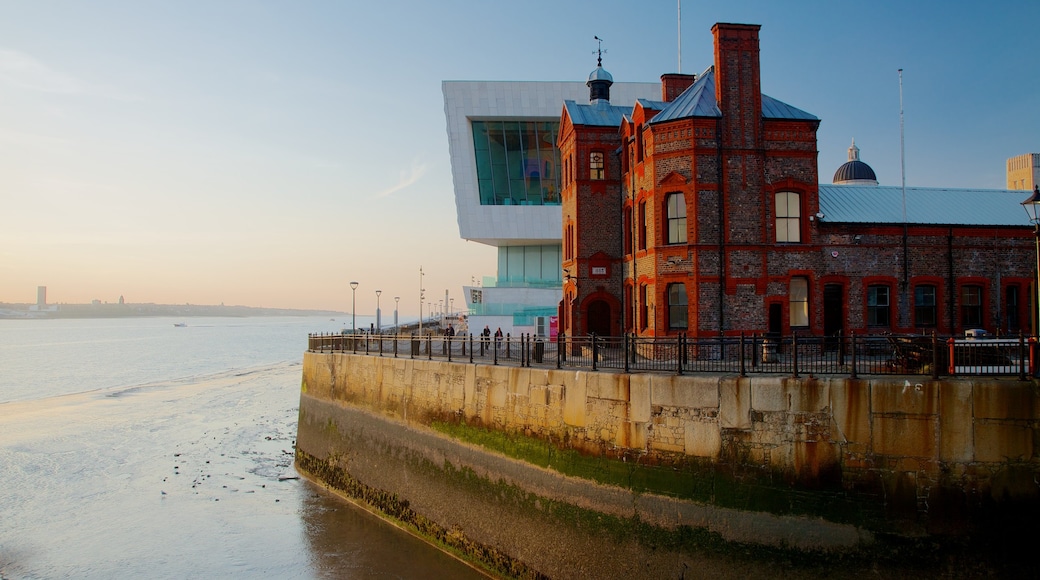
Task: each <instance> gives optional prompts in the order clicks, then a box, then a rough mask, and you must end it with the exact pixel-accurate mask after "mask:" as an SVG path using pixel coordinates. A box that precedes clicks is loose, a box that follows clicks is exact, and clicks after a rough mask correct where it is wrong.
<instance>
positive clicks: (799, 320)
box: [788, 277, 809, 328]
mask: <svg viewBox="0 0 1040 580" xmlns="http://www.w3.org/2000/svg"><path fill="white" fill-rule="evenodd" d="M788 300H789V306H790V310H791V317H790V321H791V328H795V327H799V326H809V280H808V279H807V278H801V277H797V278H791V289H790V294H789V297H788Z"/></svg>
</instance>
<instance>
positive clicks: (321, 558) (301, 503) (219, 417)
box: [0, 363, 483, 579]
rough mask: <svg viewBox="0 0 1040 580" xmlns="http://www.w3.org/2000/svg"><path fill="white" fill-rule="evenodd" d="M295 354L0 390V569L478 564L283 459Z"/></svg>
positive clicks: (161, 572) (228, 572) (467, 574)
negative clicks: (191, 370) (223, 369)
mask: <svg viewBox="0 0 1040 580" xmlns="http://www.w3.org/2000/svg"><path fill="white" fill-rule="evenodd" d="M299 382H300V366H299V364H298V363H282V364H277V365H273V366H268V367H261V368H256V369H249V370H245V371H243V370H238V371H231V372H227V373H223V374H218V375H211V376H207V377H204V378H201V379H188V380H183V381H170V382H159V383H154V384H149V385H142V386H135V387H127V388H114V389H102V390H97V391H92V392H88V393H80V394H74V395H64V396H58V397H52V398H46V399H38V400H30V401H18V402H12V403H6V404H0V489H2V490H3V492H2V494H0V521H2V522H3V524H2V525H0V578H3V579H8V578H55V577H70V578H115V577H124V578H127V577H137V578H191V577H259V576H264V577H279V578H290V577H292V578H372V577H390V578H446V577H451V578H480V577H483V576H482V575H481V574H479V573H477V572H476V571H474V570H472V569H470V568H469V567H468V566H466V565H464V564H462V563H460V562H458V561H456V560H454V559H452V558H451V557H450V556H447V555H445V554H443V553H441V552H440V551H438V550H436V549H434V548H432V547H431V546H429V545H427V544H426V543H424V542H422V541H421V540H418V539H416V538H414V537H412V536H410V535H408V534H407V533H404V532H402V531H400V530H398V529H396V528H394V527H393V526H390V525H388V524H386V523H385V522H382V521H380V520H379V519H378V518H376V517H375V516H372V515H371V514H368V513H366V512H364V511H363V510H360V509H358V508H356V507H355V506H352V505H350V504H349V503H347V502H345V501H343V500H342V499H341V498H338V497H335V496H333V495H331V494H329V493H327V492H325V491H324V490H322V489H321V488H319V487H318V486H316V485H314V484H312V483H310V482H308V481H306V480H302V479H299V478H297V474H296V473H295V471H294V470H293V468H292V459H293V445H294V437H295V432H296V418H297V404H298V397H299V391H298V389H299Z"/></svg>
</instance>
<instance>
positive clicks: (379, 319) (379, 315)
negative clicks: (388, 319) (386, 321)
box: [376, 290, 383, 334]
mask: <svg viewBox="0 0 1040 580" xmlns="http://www.w3.org/2000/svg"><path fill="white" fill-rule="evenodd" d="M382 293H383V291H382V290H376V334H379V333H380V332H382V330H383V324H382V317H383V313H382V312H381V311H380V310H379V295H380V294H382Z"/></svg>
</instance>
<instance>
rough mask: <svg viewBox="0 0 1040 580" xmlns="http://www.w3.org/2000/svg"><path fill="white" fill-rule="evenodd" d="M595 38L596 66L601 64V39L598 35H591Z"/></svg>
mask: <svg viewBox="0 0 1040 580" xmlns="http://www.w3.org/2000/svg"><path fill="white" fill-rule="evenodd" d="M592 38H595V39H596V66H603V52H604V51H603V39H602V38H600V37H598V36H593V37H592Z"/></svg>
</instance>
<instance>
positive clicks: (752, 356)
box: [307, 334, 1038, 380]
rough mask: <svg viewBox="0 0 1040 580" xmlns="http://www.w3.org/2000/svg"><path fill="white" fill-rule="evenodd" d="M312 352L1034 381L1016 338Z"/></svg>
mask: <svg viewBox="0 0 1040 580" xmlns="http://www.w3.org/2000/svg"><path fill="white" fill-rule="evenodd" d="M307 348H308V350H310V351H312V352H351V353H355V354H365V355H371V356H390V357H409V358H424V359H430V360H432V359H438V360H447V361H456V362H472V363H482V364H496V365H497V364H507V365H514V366H515V365H519V366H535V365H537V366H553V367H555V368H581V369H590V370H611V371H621V372H656V373H674V374H680V375H681V374H686V373H728V374H736V375H739V376H746V375H749V374H763V373H769V374H784V375H789V376H792V377H802V376H818V375H846V376H850V377H852V378H856V377H858V376H860V375H925V376H930V377H932V378H935V379H937V378H939V377H943V376H1016V377H1018V378H1020V379H1023V380H1024V379H1025V378H1026V377H1027V376H1029V377H1032V376H1036V374H1037V362H1038V356H1037V355H1038V352H1037V341H1036V339H1035V338H1026V337H1024V336H1018V337H1013V338H1000V339H961V338H956V339H955V338H950V337H939V336H936V335H891V334H884V335H862V336H857V335H849V336H831V337H821V336H797V335H794V336H762V335H751V336H746V335H740V336H722V337H690V336H687V335H684V334H681V335H679V336H671V337H663V338H648V337H639V336H634V335H626V336H622V337H599V336H595V335H590V336H575V337H568V336H565V335H562V334H561V335H558V336H557V337H556V338H555V339H553V340H547V339H542V338H539V337H535V336H533V335H530V334H521V335H519V336H510V335H506V336H504V337H502V338H497V339H496V338H493V337H488V338H484V337H482V336H480V335H471V334H459V335H456V336H452V337H447V336H441V335H431V334H426V335H416V334H410V335H401V334H393V335H388V334H352V335H344V334H311V335H309V336H308V345H307Z"/></svg>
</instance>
